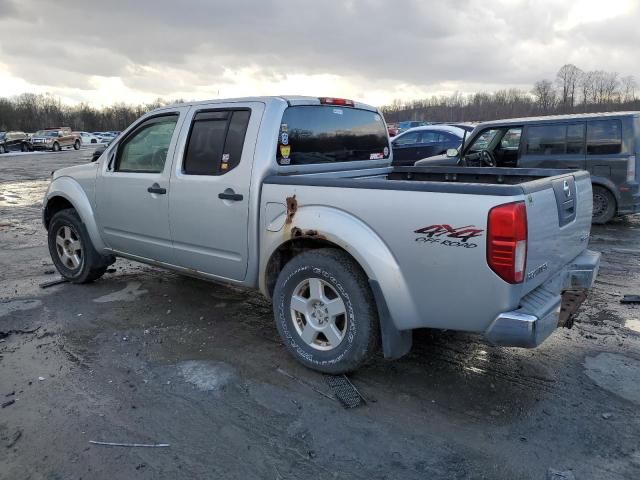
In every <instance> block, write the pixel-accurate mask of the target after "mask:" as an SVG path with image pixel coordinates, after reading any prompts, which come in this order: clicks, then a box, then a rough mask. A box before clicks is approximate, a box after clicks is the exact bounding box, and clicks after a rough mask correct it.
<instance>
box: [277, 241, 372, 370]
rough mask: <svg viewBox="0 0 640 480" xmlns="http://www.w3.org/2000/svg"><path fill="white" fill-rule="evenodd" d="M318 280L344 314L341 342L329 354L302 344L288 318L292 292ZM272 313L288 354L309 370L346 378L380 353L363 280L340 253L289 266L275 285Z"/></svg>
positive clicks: (324, 252)
mask: <svg viewBox="0 0 640 480" xmlns="http://www.w3.org/2000/svg"><path fill="white" fill-rule="evenodd" d="M318 278H319V279H321V280H323V281H324V283H325V284H328V286H330V287H331V288H330V289H329V291H333V292H334V294H337V295H338V296H339V297H340V299H341V300H342V302H343V303H344V307H345V311H346V313H345V315H344V316H343V320H341V321H342V322H344V323H343V324H342V325H343V328H344V336H343V338H342V340H341V341H340V343H338V344H337V346H335V347H333V348H332V349H330V350H319V349H317V348H314V347H313V346H311V345H309V344H308V343H307V342H306V341H304V340H303V339H302V337H301V336H300V333H298V330H297V327H296V326H295V325H294V322H297V320H296V319H294V316H293V314H292V312H291V300H292V297H293V295H294V290H295V289H296V288H297V287H298V286H299V285H300V284H301V282H304V281H305V280H306V279H318ZM332 289H333V290H332ZM273 311H274V315H275V319H276V325H277V328H278V332H279V333H280V337H281V338H282V340H283V341H284V343H285V345H286V347H287V349H288V350H289V351H290V352H291V354H292V355H293V356H294V357H295V358H296V360H298V361H299V362H300V363H302V364H303V365H305V366H306V367H308V368H311V369H313V370H317V371H320V372H323V373H329V374H333V375H336V374H341V373H346V372H350V371H353V370H356V369H357V368H358V367H360V366H361V365H363V364H365V363H367V362H368V361H369V360H371V359H372V357H373V356H375V354H376V353H377V352H378V350H379V348H380V327H379V323H378V312H377V309H376V304H375V301H374V298H373V294H372V293H371V289H370V288H369V283H368V281H367V276H366V275H365V273H364V272H363V271H362V269H361V268H360V266H359V265H358V264H357V263H356V262H355V261H354V260H353V259H352V258H351V257H350V256H349V255H348V254H346V253H345V252H343V251H340V250H337V249H332V248H322V249H318V250H311V251H307V252H304V253H301V254H300V255H298V256H296V257H294V258H293V259H292V260H291V261H289V263H287V264H286V265H285V267H284V268H283V269H282V271H281V272H280V275H279V276H278V280H277V282H276V286H275V290H274V295H273ZM336 318H337V317H336Z"/></svg>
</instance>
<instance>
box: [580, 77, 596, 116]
mask: <svg viewBox="0 0 640 480" xmlns="http://www.w3.org/2000/svg"><path fill="white" fill-rule="evenodd" d="M595 75H596V73H595V72H593V71H592V72H585V73H583V74H582V76H581V77H580V93H581V94H582V105H583V106H584V109H585V111H586V109H587V105H588V104H589V103H590V102H591V101H592V99H593V91H594V90H595V85H594V82H595Z"/></svg>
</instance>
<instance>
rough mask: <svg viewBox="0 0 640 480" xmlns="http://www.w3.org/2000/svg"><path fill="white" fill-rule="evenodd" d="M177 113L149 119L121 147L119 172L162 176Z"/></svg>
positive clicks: (118, 159) (118, 162)
mask: <svg viewBox="0 0 640 480" xmlns="http://www.w3.org/2000/svg"><path fill="white" fill-rule="evenodd" d="M177 123H178V114H171V115H162V116H159V117H154V118H150V119H149V120H147V121H145V122H143V123H142V124H141V125H139V126H138V128H136V130H134V131H133V133H132V134H130V135H129V136H128V137H127V138H125V140H124V141H123V142H122V143H121V144H120V146H119V147H118V153H117V156H116V168H115V170H116V171H117V172H138V173H160V172H162V171H163V170H164V164H165V162H166V161H167V153H168V151H169V145H170V144H171V138H172V137H173V132H174V130H175V129H176V124H177Z"/></svg>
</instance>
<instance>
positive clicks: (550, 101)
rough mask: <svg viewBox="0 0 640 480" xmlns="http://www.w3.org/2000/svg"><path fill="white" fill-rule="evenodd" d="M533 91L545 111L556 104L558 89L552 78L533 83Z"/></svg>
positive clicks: (537, 101)
mask: <svg viewBox="0 0 640 480" xmlns="http://www.w3.org/2000/svg"><path fill="white" fill-rule="evenodd" d="M531 93H532V94H533V96H534V97H536V103H537V104H538V106H539V107H540V109H541V110H542V111H543V112H548V111H549V110H551V109H552V108H553V107H555V104H556V91H555V89H554V88H553V82H551V81H550V80H540V81H538V82H536V83H535V84H534V85H533V90H531Z"/></svg>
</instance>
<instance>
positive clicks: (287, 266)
mask: <svg viewBox="0 0 640 480" xmlns="http://www.w3.org/2000/svg"><path fill="white" fill-rule="evenodd" d="M391 160H392V153H391V151H390V148H389V139H388V136H387V128H386V125H385V122H384V119H383V118H382V116H381V114H380V112H379V111H378V110H377V109H376V108H374V107H370V106H368V105H364V104H361V103H357V102H352V101H350V100H344V99H335V98H313V97H256V98H245V99H232V100H214V101H208V102H198V103H189V104H183V105H176V106H171V107H165V108H161V109H158V110H155V111H153V112H151V113H149V114H147V115H145V116H144V117H142V118H140V119H139V120H137V121H136V122H135V123H134V124H133V125H131V126H130V127H129V128H128V129H127V130H125V131H124V132H123V133H122V134H121V135H120V136H119V137H118V138H117V139H116V141H114V142H113V143H112V144H111V145H110V146H109V147H107V148H106V149H105V151H104V152H103V153H102V154H101V155H100V157H99V158H98V159H97V161H96V162H93V163H90V164H87V165H79V166H74V167H69V168H64V169H62V170H58V171H56V172H55V174H54V176H53V180H52V182H51V185H50V186H49V189H48V191H47V193H46V195H45V198H44V202H43V205H44V210H43V218H44V225H45V227H46V228H47V230H48V239H49V240H48V241H49V250H50V252H51V257H52V259H53V262H54V263H55V265H56V267H57V269H58V270H59V272H60V273H61V274H62V275H63V276H64V277H65V278H67V279H69V280H70V281H72V282H74V283H86V282H90V281H93V280H96V279H97V278H99V277H100V276H101V275H103V274H104V272H105V270H106V268H107V266H108V265H109V264H111V263H112V262H114V261H115V258H116V257H118V256H119V257H126V258H130V259H134V260H138V261H141V262H146V263H149V264H153V265H158V266H161V267H164V268H168V269H171V270H175V271H178V272H182V273H184V274H187V275H194V276H197V277H200V278H204V279H211V280H223V281H225V282H229V283H232V284H238V285H244V286H248V287H255V288H259V289H260V290H261V291H262V293H263V294H264V295H265V296H267V297H269V298H271V299H272V301H273V311H274V316H275V321H276V325H277V328H278V331H279V333H280V335H281V337H282V340H283V342H284V343H285V344H286V346H287V348H288V349H289V351H290V352H291V354H292V355H293V356H294V357H295V358H296V359H297V360H299V361H300V362H301V363H303V364H304V365H306V366H308V367H310V368H313V369H316V370H319V371H322V372H328V373H333V374H335V373H340V372H346V371H350V370H354V369H356V368H358V367H359V366H360V365H362V364H363V362H366V361H367V360H368V359H370V358H371V357H372V355H374V354H375V353H376V352H377V351H378V349H379V348H380V347H382V350H383V352H384V354H385V356H387V357H388V358H397V357H399V356H402V355H404V354H405V353H406V352H407V351H408V350H409V348H410V347H411V338H412V336H411V331H412V330H413V329H416V328H423V327H429V328H439V329H452V330H464V331H471V332H482V333H484V334H485V335H486V337H487V338H488V339H489V341H491V342H493V343H495V344H499V345H510V346H519V347H534V346H537V345H539V344H540V343H541V342H542V341H544V339H545V338H547V337H548V336H549V335H550V334H551V333H552V332H553V330H554V329H555V328H556V327H557V326H558V325H567V324H568V323H570V316H569V315H570V313H572V311H574V310H575V308H577V306H579V304H580V301H581V299H582V298H583V296H582V294H583V293H584V292H585V291H586V290H588V289H589V288H590V287H591V286H592V284H593V282H594V279H595V276H596V273H597V269H598V264H599V254H597V253H594V252H590V251H589V250H587V240H588V238H589V231H590V226H591V222H590V219H591V182H590V180H589V174H588V173H587V172H571V173H567V172H565V171H548V170H529V171H527V172H526V173H522V172H511V171H508V170H504V169H500V171H499V172H497V171H496V170H495V169H482V168H477V169H472V168H459V167H445V168H422V167H398V168H394V167H391V166H390V164H391ZM576 298H578V300H577V301H573V302H572V301H571V300H575V299H576ZM563 304H564V306H565V307H566V309H565V312H564V313H563V314H562V315H561V314H560V310H561V306H563Z"/></svg>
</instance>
